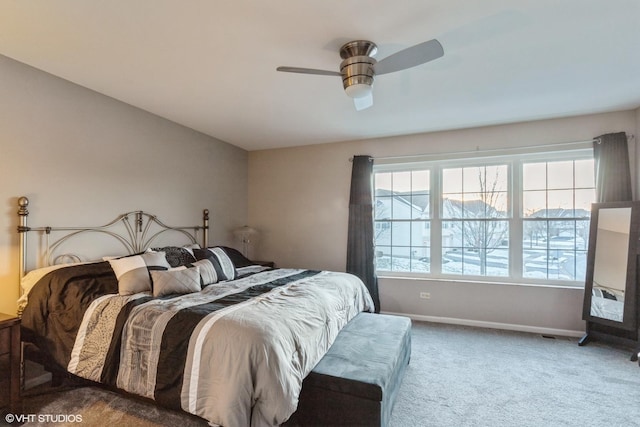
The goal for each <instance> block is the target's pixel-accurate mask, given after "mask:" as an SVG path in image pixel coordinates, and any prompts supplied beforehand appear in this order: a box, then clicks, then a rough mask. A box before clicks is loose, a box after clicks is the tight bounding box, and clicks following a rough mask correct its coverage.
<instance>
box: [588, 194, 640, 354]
mask: <svg viewBox="0 0 640 427" xmlns="http://www.w3.org/2000/svg"><path fill="white" fill-rule="evenodd" d="M639 237H640V202H610V203H594V204H593V205H592V210H591V227H590V232H589V248H588V252H587V271H586V282H585V290H584V291H585V296H584V305H583V311H582V318H583V319H584V320H586V321H587V327H586V329H587V331H586V335H585V336H584V337H583V338H582V340H580V343H579V344H580V345H584V344H586V343H587V342H588V341H589V340H590V339H592V338H606V339H608V338H613V339H614V341H619V342H622V343H624V344H630V345H634V346H635V345H637V344H638V301H637V297H638V293H637V288H638V262H637V259H638V250H639V249H640V247H639V246H638V238H639ZM634 355H635V356H634V357H633V358H634V359H635V357H637V352H634Z"/></svg>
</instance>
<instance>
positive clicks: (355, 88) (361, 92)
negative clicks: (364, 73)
mask: <svg viewBox="0 0 640 427" xmlns="http://www.w3.org/2000/svg"><path fill="white" fill-rule="evenodd" d="M344 91H345V92H346V93H347V96H349V97H351V98H364V97H365V96H369V95H371V92H372V91H373V88H372V87H371V85H368V84H366V83H358V84H354V85H351V86H349V87H347V88H345V90H344Z"/></svg>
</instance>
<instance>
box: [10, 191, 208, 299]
mask: <svg viewBox="0 0 640 427" xmlns="http://www.w3.org/2000/svg"><path fill="white" fill-rule="evenodd" d="M18 207H19V208H18V217H19V220H20V222H19V225H18V234H19V235H20V257H19V258H20V260H19V263H20V269H19V272H20V278H21V279H22V277H24V275H25V274H26V272H27V259H28V258H27V255H28V254H27V234H28V233H30V232H34V231H35V232H39V233H41V235H43V236H44V238H45V244H44V246H45V248H44V252H42V251H40V252H39V260H38V261H39V264H42V265H38V267H46V266H49V265H53V264H60V263H62V262H80V261H83V259H82V257H81V256H79V255H78V254H77V253H58V252H60V249H61V248H62V245H63V243H66V242H68V241H69V240H71V239H73V238H74V237H77V236H78V235H81V234H87V233H101V234H103V235H107V236H110V237H112V238H113V239H115V240H116V241H117V242H119V243H121V244H122V246H123V247H124V248H125V250H126V251H127V254H129V255H130V254H135V253H139V252H143V251H144V250H146V249H147V248H149V247H151V245H152V244H153V243H154V241H156V239H157V238H158V237H159V236H161V235H163V234H165V233H168V232H178V233H180V234H182V235H184V236H185V237H186V238H187V239H188V240H189V242H190V243H200V244H201V245H202V247H207V245H208V242H209V210H208V209H204V210H203V211H202V225H194V226H186V227H175V226H168V225H165V224H164V223H162V222H161V221H160V220H159V219H158V217H157V216H155V215H152V214H150V213H147V212H144V211H131V212H127V213H124V214H122V215H119V216H118V217H116V219H114V220H113V221H111V222H109V223H107V224H105V225H101V226H96V227H49V226H47V227H30V226H28V224H27V222H28V217H29V210H28V207H29V199H28V198H26V197H20V198H19V199H18ZM200 231H202V237H201V240H200V242H198V234H199V232H200ZM54 233H57V235H58V236H59V237H57V238H55V240H52V239H53V238H52V237H51V236H52V234H54ZM103 255H104V254H103ZM20 292H21V294H22V290H20Z"/></svg>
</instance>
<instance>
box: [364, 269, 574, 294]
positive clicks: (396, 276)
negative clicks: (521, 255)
mask: <svg viewBox="0 0 640 427" xmlns="http://www.w3.org/2000/svg"><path fill="white" fill-rule="evenodd" d="M376 276H377V277H378V279H383V280H407V281H420V282H445V283H473V284H478V285H504V286H524V287H535V288H554V289H576V290H580V291H583V290H584V283H582V282H572V283H536V282H535V281H530V282H526V283H524V282H514V281H509V280H504V281H502V280H491V279H487V278H482V279H480V278H461V277H460V278H454V277H435V276H414V275H412V276H408V275H400V274H393V273H389V274H387V273H376Z"/></svg>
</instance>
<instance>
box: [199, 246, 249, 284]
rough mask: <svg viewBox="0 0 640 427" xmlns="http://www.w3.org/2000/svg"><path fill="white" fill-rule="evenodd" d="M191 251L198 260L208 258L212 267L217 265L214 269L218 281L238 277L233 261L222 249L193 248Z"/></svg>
mask: <svg viewBox="0 0 640 427" xmlns="http://www.w3.org/2000/svg"><path fill="white" fill-rule="evenodd" d="M193 253H194V255H195V256H196V258H197V259H198V260H203V259H208V260H209V261H211V263H212V264H213V266H214V268H215V267H218V266H219V270H218V269H216V272H217V273H218V281H221V280H233V279H235V278H236V277H238V273H237V272H236V267H235V265H233V261H231V258H229V255H227V253H226V252H225V251H224V249H222V248H219V247H215V248H207V249H195V250H194V251H193Z"/></svg>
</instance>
